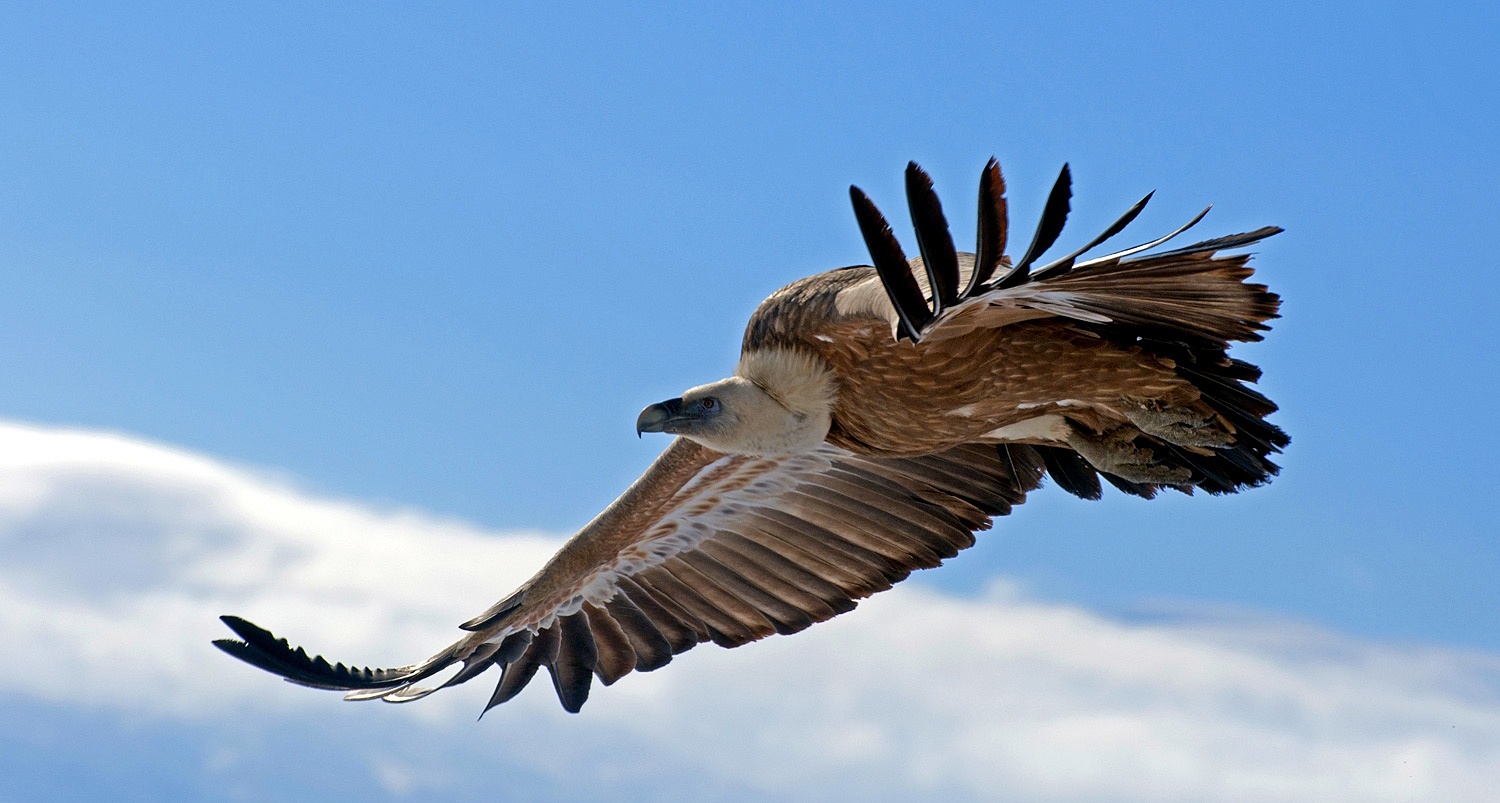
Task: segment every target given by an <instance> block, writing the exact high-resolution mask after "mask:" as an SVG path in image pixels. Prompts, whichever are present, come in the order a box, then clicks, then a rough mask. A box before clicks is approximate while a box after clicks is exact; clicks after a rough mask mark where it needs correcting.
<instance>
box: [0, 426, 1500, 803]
mask: <svg viewBox="0 0 1500 803" xmlns="http://www.w3.org/2000/svg"><path fill="white" fill-rule="evenodd" d="M557 544H558V539H556V538H551V537H545V536H541V535H537V534H498V533H487V532H483V531H480V530H478V529H476V528H474V527H471V526H468V525H465V524H462V523H459V522H453V521H444V520H440V519H436V518H433V517H431V516H426V515H423V514H419V513H416V512H411V511H391V510H385V511H381V510H372V509H370V508H369V507H366V506H361V505H358V504H354V503H349V502H338V501H330V500H326V499H315V498H311V497H309V496H308V495H306V494H303V493H299V492H298V491H297V490H296V489H294V488H292V487H290V486H288V485H287V484H285V483H283V482H278V481H275V480H273V479H269V478H266V477H263V476H259V475H257V474H255V473H253V472H250V471H247V470H244V469H239V468H234V467H229V466H226V465H224V464H222V463H218V462H215V461H212V460H208V459H205V458H201V457H197V456H194V455H190V454H186V453H183V452H181V451H178V450H174V449H170V448H166V447H162V446H156V445H152V444H148V443H144V442H141V441H139V440H134V439H131V438H126V437H121V436H115V435H107V434H101V433H94V432H76V431H61V430H48V429H39V428H34V427H27V426H20V425H0V548H3V549H4V554H5V555H6V556H7V557H6V560H5V561H4V563H3V565H0V611H3V612H4V615H3V616H0V666H3V667H4V669H5V674H6V676H7V678H8V679H9V683H8V684H7V688H6V692H5V694H7V695H9V696H12V697H20V698H29V699H36V700H41V701H46V702H47V703H48V704H53V705H66V706H79V707H85V708H90V709H103V710H107V711H115V712H121V713H125V714H128V715H131V716H147V717H154V718H158V719H164V720H171V721H185V722H189V723H209V724H211V723H213V722H216V721H218V720H221V719H224V718H228V717H235V718H240V719H242V720H243V719H244V718H256V719H257V720H258V721H272V722H276V721H295V722H298V723H301V727H304V728H310V729H311V730H310V731H309V732H310V733H312V734H314V736H315V735H316V733H317V731H316V728H317V723H318V722H333V721H336V720H339V719H340V718H342V717H349V716H353V715H352V714H346V713H344V712H346V711H349V710H352V709H351V708H347V707H344V706H346V704H342V703H337V704H330V702H329V701H330V695H327V694H323V693H319V692H316V691H312V690H307V689H301V688H296V687H292V686H289V685H287V684H280V683H276V682H273V681H272V680H271V679H270V677H269V676H267V675H264V674H262V673H259V672H257V671H255V670H252V669H249V668H247V667H244V666H241V665H239V664H237V663H235V662H233V661H232V660H231V659H229V658H228V657H226V656H223V655H221V654H219V653H218V652H217V651H216V650H213V649H212V648H211V647H209V646H208V642H209V640H210V639H212V638H218V637H222V636H224V635H226V633H227V631H225V630H223V629H222V627H221V626H220V625H219V623H218V622H217V621H216V619H215V617H216V616H217V615H218V614H220V613H238V614H242V615H245V616H247V617H248V618H251V619H252V620H254V621H257V622H260V623H261V624H264V625H267V626H270V627H272V628H273V629H275V630H276V631H277V632H278V633H279V634H284V635H288V636H290V637H291V638H292V640H293V641H294V642H298V643H302V644H305V645H308V646H309V647H310V648H314V649H316V650H317V651H319V652H323V653H324V654H326V655H329V656H331V657H332V658H334V659H336V660H344V661H352V662H358V663H366V662H368V663H372V664H399V663H406V662H409V661H411V660H413V659H415V658H420V657H424V656H425V655H426V654H428V653H430V652H433V651H435V650H436V649H438V648H440V647H442V646H444V645H445V644H446V643H447V642H448V641H449V640H450V639H451V638H453V637H455V636H456V635H457V634H458V633H457V631H456V629H455V628H454V625H455V624H456V623H457V622H459V621H462V620H463V619H465V618H467V617H468V616H470V615H472V614H473V613H476V612H477V611H479V610H481V609H483V608H484V607H486V606H487V605H489V604H490V603H491V602H493V601H494V600H495V599H497V598H498V597H499V596H501V595H502V594H504V593H506V592H508V591H509V590H511V588H513V587H514V586H515V585H516V584H517V583H519V582H521V581H522V580H524V579H525V578H526V577H527V576H529V575H530V573H531V572H532V571H534V570H535V569H536V568H537V567H538V566H540V565H541V563H542V562H543V561H544V560H545V559H546V558H547V557H548V556H549V555H550V554H551V552H552V550H553V549H554V548H555V547H556V546H557ZM490 682H493V679H491V680H490ZM486 685H487V683H486V681H485V680H483V679H481V680H478V681H475V682H474V683H473V684H470V686H471V687H479V686H486ZM471 687H464V688H460V689H456V690H454V691H453V692H451V693H447V692H445V693H444V694H440V695H436V696H434V697H431V698H428V699H427V700H424V701H422V702H420V703H416V704H413V705H410V706H404V707H399V708H395V707H389V706H380V705H378V704H372V703H366V704H363V705H364V706H366V707H369V706H377V710H375V711H374V712H373V713H374V714H375V715H379V716H378V718H379V719H380V720H381V721H383V722H388V723H389V722H399V723H402V724H403V727H406V728H412V729H416V730H415V731H414V732H417V733H420V734H422V738H423V739H424V740H425V741H427V742H429V743H431V744H435V745H437V747H435V748H434V752H433V753H431V754H426V755H427V756H428V758H427V759H426V761H427V763H426V764H424V763H422V762H423V759H421V758H420V757H413V756H410V755H402V754H398V753H396V752H386V753H370V754H368V755H367V756H365V760H366V761H367V762H368V765H369V766H370V767H371V770H370V772H371V773H372V774H373V776H374V777H375V778H376V779H377V781H378V783H379V784H380V785H381V786H383V788H385V789H386V790H387V791H388V792H389V793H391V794H393V795H399V794H402V793H408V792H410V793H413V794H420V793H421V792H422V791H425V790H430V789H433V788H443V787H449V786H457V787H461V786H464V785H472V784H473V781H474V777H475V776H474V773H478V772H483V770H484V766H483V765H482V764H481V765H480V766H479V767H478V768H476V767H474V766H472V765H473V762H469V761H466V762H459V763H460V764H462V766H458V765H456V764H454V762H446V763H445V762H444V761H443V760H442V759H441V756H443V755H444V754H445V751H446V752H447V753H451V754H452V755H454V756H458V755H463V756H469V757H472V756H475V755H476V751H477V755H479V756H481V757H482V756H483V755H486V754H494V755H500V754H504V755H506V756H508V757H509V759H510V760H513V761H524V762H526V763H527V765H528V766H529V767H531V768H533V769H536V770H537V771H540V772H542V773H550V774H552V775H553V776H555V777H557V778H558V779H559V780H560V782H563V781H567V782H570V783H576V778H577V777H578V776H579V775H591V776H593V777H595V778H596V779H597V780H598V782H599V783H602V784H606V785H613V786H614V787H615V788H620V789H627V790H628V789H632V788H636V789H657V788H658V787H657V786H656V784H657V783H658V782H659V781H660V779H663V778H684V777H688V778H698V779H702V780H701V782H702V783H706V784H709V785H712V786H719V787H722V788H731V787H732V788H739V789H749V790H757V791H759V792H761V793H768V794H774V795H776V796H781V797H790V796H799V795H800V796H804V797H807V798H810V799H819V798H826V797H829V796H837V797H849V796H853V795H854V794H859V795H860V796H863V797H868V798H872V799H896V798H900V799H904V798H909V797H911V796H913V795H934V796H936V795H941V796H944V797H953V798H977V799H983V798H991V799H1004V800H1184V801H1187V800H1191V801H1273V800H1288V801H1292V800H1309V801H1311V800H1316V801H1326V800H1368V801H1376V800H1461V799H1477V798H1479V797H1482V796H1483V795H1486V794H1488V793H1489V790H1491V789H1494V788H1496V787H1497V786H1500V658H1497V657H1496V656H1491V655H1478V654H1466V653H1461V652H1457V651H1451V650H1442V649H1423V648H1414V647H1397V646H1390V645H1381V644H1374V643H1367V642H1361V641H1356V640H1351V639H1345V638H1340V637H1338V636H1336V635H1334V634H1329V633H1326V632H1323V631H1319V630H1315V629H1311V628H1307V627H1302V626H1294V625H1289V624H1285V623H1277V622H1272V621H1268V620H1265V619H1255V618H1245V617H1241V618H1225V617H1218V618H1205V619H1199V620H1196V621H1192V620H1179V621H1172V622H1157V623H1147V624H1142V623H1125V622H1120V621H1115V620H1112V619H1109V618H1106V617H1103V616H1100V615H1098V614H1095V613H1092V612H1089V611H1087V610H1083V609H1079V608H1073V607H1069V606H1065V605H1057V604H1050V603H1041V602H1037V601H1035V600H1031V599H1028V598H1027V597H1026V596H1024V595H1023V594H1021V593H1019V592H1018V591H1016V590H1015V589H1013V588H1009V587H1007V586H1006V585H1005V584H1003V583H996V585H995V586H994V587H993V589H992V591H991V593H990V594H988V595H987V596H985V597H984V598H982V599H958V598H953V597H949V596H945V595H942V594H938V593H934V592H931V591H927V590H923V589H919V588H912V587H906V588H898V589H896V590H895V591H893V592H890V593H887V594H884V595H880V596H878V597H876V598H874V599H872V600H869V601H867V602H865V603H864V604H862V605H861V606H860V609H859V610H858V611H856V612H855V613H853V614H850V615H848V616H844V617H841V618H839V619H837V620H835V621H833V622H829V623H826V624H824V625H820V626H818V627H815V628H813V629H812V630H810V631H808V632H806V633H803V634H799V635H797V636H795V637H792V638H772V639H769V640H767V641H765V642H761V643H758V644H754V645H749V646H747V647H744V648H741V649H737V650H733V651H726V650H719V649H717V648H713V647H700V648H698V649H697V650H694V651H693V652H691V653H688V654H685V655H683V656H680V657H679V658H678V659H677V661H675V662H674V663H673V664H672V665H671V666H669V667H667V668H666V669H664V670H662V671H660V672H656V673H652V674H649V675H638V676H631V677H627V678H626V679H625V680H623V681H621V682H620V683H619V684H617V685H616V686H614V687H612V688H609V689H602V688H599V687H597V686H596V689H595V692H594V696H593V699H592V700H591V701H590V702H589V704H588V706H587V707H586V708H585V709H584V713H583V714H582V715H581V716H578V717H568V716H567V715H564V714H562V713H561V712H560V711H559V710H558V709H557V704H556V702H555V700H553V699H551V696H552V693H551V689H550V688H549V687H548V684H547V682H546V679H545V676H543V677H542V678H539V681H538V682H537V683H536V684H534V686H533V688H532V689H530V690H528V692H527V693H525V694H523V695H522V697H521V698H520V699H518V700H516V701H515V702H513V703H511V704H508V705H507V706H506V707H504V708H502V709H499V710H497V711H496V712H493V713H492V714H491V715H490V716H489V717H487V718H486V720H485V721H484V722H483V723H481V724H475V723H474V722H473V715H474V714H476V713H477V711H478V709H479V707H480V705H481V703H482V701H483V699H484V697H485V696H486V694H487V692H488V689H487V688H471ZM412 715H415V718H413V716H412ZM359 716H360V717H361V721H370V715H369V714H368V713H364V714H360V715H359ZM206 726H207V725H205V727H206ZM350 749H351V750H353V749H356V748H352V747H351V748H350ZM225 755H230V753H225ZM433 756H437V757H438V758H433ZM221 763H224V762H221ZM232 763H233V762H228V763H225V766H229V764H232ZM215 766H216V767H217V765H215ZM221 770H223V768H222V767H218V768H217V769H216V770H215V771H221ZM632 784H634V785H635V786H632ZM414 790H416V791H414Z"/></svg>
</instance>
